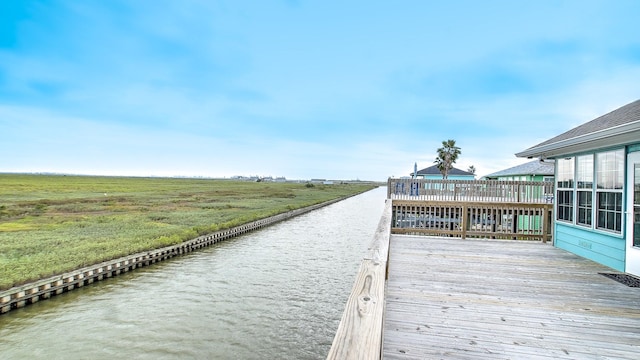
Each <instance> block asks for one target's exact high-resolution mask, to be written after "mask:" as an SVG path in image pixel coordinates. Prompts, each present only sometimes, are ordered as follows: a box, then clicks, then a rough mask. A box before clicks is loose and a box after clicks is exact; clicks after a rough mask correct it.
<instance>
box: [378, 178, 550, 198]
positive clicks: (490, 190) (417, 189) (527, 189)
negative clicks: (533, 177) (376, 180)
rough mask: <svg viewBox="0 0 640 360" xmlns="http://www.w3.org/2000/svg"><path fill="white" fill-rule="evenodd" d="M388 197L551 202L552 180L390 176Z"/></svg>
mask: <svg viewBox="0 0 640 360" xmlns="http://www.w3.org/2000/svg"><path fill="white" fill-rule="evenodd" d="M387 199H393V200H437V201H467V202H502V203H503V202H511V203H527V204H551V203H553V182H548V181H498V180H425V179H393V178H389V180H388V181H387Z"/></svg>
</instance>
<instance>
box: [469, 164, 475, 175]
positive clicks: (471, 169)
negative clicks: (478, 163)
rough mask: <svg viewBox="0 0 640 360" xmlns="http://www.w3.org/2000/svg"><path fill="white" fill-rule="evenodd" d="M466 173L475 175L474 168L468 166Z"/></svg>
mask: <svg viewBox="0 0 640 360" xmlns="http://www.w3.org/2000/svg"><path fill="white" fill-rule="evenodd" d="M467 171H468V172H470V173H472V174H473V175H475V174H476V167H475V166H473V165H471V166H469V168H468V169H467Z"/></svg>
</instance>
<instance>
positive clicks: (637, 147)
mask: <svg viewBox="0 0 640 360" xmlns="http://www.w3.org/2000/svg"><path fill="white" fill-rule="evenodd" d="M636 151H640V144H634V145H629V147H627V153H632V152H636Z"/></svg>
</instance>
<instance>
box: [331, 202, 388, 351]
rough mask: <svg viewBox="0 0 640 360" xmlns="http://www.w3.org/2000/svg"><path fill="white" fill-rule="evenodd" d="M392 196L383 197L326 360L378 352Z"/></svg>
mask: <svg viewBox="0 0 640 360" xmlns="http://www.w3.org/2000/svg"><path fill="white" fill-rule="evenodd" d="M391 209H392V200H387V203H386V205H385V209H384V212H383V214H382V217H381V218H380V222H379V224H378V228H377V229H376V232H375V234H374V237H373V241H372V243H371V246H370V247H369V251H368V253H367V255H366V256H365V257H364V259H363V260H362V263H361V264H360V270H359V271H358V275H357V277H356V281H355V283H354V285H353V288H352V290H351V294H350V295H349V299H348V300H347V305H346V307H345V310H344V312H343V313H342V319H341V320H340V324H339V325H338V330H337V332H336V336H335V337H334V338H333V343H332V344H331V349H330V350H329V354H328V355H327V360H334V359H373V360H378V359H380V358H381V356H382V323H383V320H384V296H385V292H384V291H385V280H386V278H387V271H388V267H387V266H388V265H387V263H388V259H389V238H390V236H391V218H392V216H391Z"/></svg>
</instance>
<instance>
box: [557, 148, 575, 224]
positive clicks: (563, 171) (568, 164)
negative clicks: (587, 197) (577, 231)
mask: <svg viewBox="0 0 640 360" xmlns="http://www.w3.org/2000/svg"><path fill="white" fill-rule="evenodd" d="M555 182H556V206H555V208H556V216H555V218H556V221H561V222H563V223H570V224H573V223H574V210H575V205H574V204H575V195H574V192H575V158H574V157H568V158H563V159H557V160H556V176H555Z"/></svg>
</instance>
